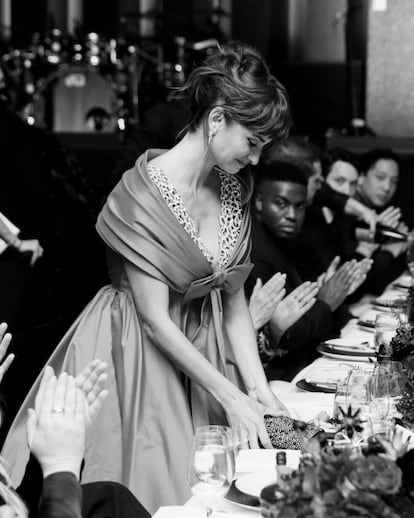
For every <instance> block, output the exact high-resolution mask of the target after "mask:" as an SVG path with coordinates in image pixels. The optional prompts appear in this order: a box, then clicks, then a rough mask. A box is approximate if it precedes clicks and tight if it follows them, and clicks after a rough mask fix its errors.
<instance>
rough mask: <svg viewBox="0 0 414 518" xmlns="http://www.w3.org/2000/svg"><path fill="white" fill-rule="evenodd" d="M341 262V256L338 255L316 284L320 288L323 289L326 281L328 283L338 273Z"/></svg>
mask: <svg viewBox="0 0 414 518" xmlns="http://www.w3.org/2000/svg"><path fill="white" fill-rule="evenodd" d="M340 262H341V258H340V257H339V255H336V256H335V257H334V258H333V259H332V261H331V263H330V264H329V266H328V268H327V269H326V272H324V273H321V275H319V277H318V278H317V280H316V282H317V283H318V288H321V287H322V284H323V283H324V282H326V281H328V280H329V279H330V278H331V277H332V275H333V274H334V273H335V272H336V270H337V269H338V266H339V263H340Z"/></svg>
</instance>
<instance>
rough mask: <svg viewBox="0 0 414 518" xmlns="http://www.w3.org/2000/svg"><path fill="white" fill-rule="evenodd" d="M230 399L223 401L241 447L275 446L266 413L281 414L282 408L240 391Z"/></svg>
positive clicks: (229, 422)
mask: <svg viewBox="0 0 414 518" xmlns="http://www.w3.org/2000/svg"><path fill="white" fill-rule="evenodd" d="M230 399H231V400H230V401H227V402H225V403H223V407H224V410H225V411H226V415H227V420H228V424H229V426H231V428H232V430H233V431H234V433H235V435H236V437H237V440H238V442H239V443H240V445H241V447H242V448H243V447H247V445H249V446H250V448H259V447H260V445H259V441H260V444H261V445H262V446H263V447H265V448H273V446H272V443H271V442H270V439H269V435H268V433H267V431H266V426H265V422H264V416H265V415H273V416H276V415H280V414H281V412H282V411H281V410H275V408H271V407H269V406H267V405H264V404H262V403H260V402H259V401H257V400H255V399H254V398H252V397H250V396H247V395H246V394H243V393H242V392H239V394H238V395H237V396H234V395H233V396H230Z"/></svg>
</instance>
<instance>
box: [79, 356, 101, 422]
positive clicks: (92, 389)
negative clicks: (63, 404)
mask: <svg viewBox="0 0 414 518" xmlns="http://www.w3.org/2000/svg"><path fill="white" fill-rule="evenodd" d="M107 367H108V365H107V364H106V363H105V362H103V361H101V360H98V359H95V360H93V361H92V362H91V363H90V364H89V365H87V367H85V369H84V370H83V371H82V372H81V373H80V374H78V376H77V377H76V387H77V388H79V389H80V390H82V392H83V394H84V395H85V402H86V425H87V426H89V425H90V424H91V423H92V422H93V421H94V419H95V417H96V416H97V414H98V413H99V411H100V409H101V407H102V405H103V402H104V400H105V398H106V396H107V395H108V391H107V390H103V387H104V385H105V382H106V380H107V378H108V375H107V374H106V372H105V370H106V369H107Z"/></svg>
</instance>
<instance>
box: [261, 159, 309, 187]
mask: <svg viewBox="0 0 414 518" xmlns="http://www.w3.org/2000/svg"><path fill="white" fill-rule="evenodd" d="M308 169H309V166H308V165H307V164H306V162H302V161H301V160H294V159H289V160H288V159H282V158H272V159H269V160H268V161H266V162H264V163H263V164H261V165H260V167H259V168H258V174H257V177H256V185H257V186H259V185H261V184H262V183H263V182H265V181H270V182H288V183H297V184H299V185H303V186H304V187H307V186H308V178H309V176H311V175H309V171H308Z"/></svg>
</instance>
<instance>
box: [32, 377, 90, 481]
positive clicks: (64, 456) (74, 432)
mask: <svg viewBox="0 0 414 518" xmlns="http://www.w3.org/2000/svg"><path fill="white" fill-rule="evenodd" d="M85 407H86V404H85V396H84V394H83V393H82V391H81V390H80V389H78V388H77V387H76V383H75V378H73V377H72V376H69V375H68V374H66V373H62V374H60V375H59V377H58V378H56V376H55V374H54V372H53V369H52V368H51V367H46V369H45V372H44V374H43V378H42V381H41V384H40V388H39V391H38V393H37V395H36V400H35V409H29V419H28V422H27V438H28V444H29V448H30V450H31V451H32V453H33V454H34V455H35V457H36V458H37V459H38V461H39V463H40V465H41V467H42V471H43V476H44V477H46V476H48V475H50V474H51V473H56V472H60V471H70V472H72V473H74V474H75V475H76V476H77V477H79V472H80V466H81V463H82V459H83V454H84V450H85V435H86V415H85ZM62 410H64V411H62Z"/></svg>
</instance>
